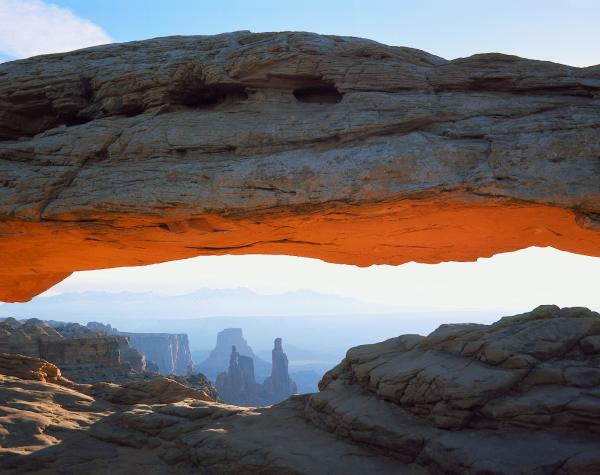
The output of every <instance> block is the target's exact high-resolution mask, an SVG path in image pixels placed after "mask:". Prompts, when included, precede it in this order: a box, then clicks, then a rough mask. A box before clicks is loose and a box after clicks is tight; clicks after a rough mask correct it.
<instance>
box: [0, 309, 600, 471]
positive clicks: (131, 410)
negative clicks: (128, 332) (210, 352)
mask: <svg viewBox="0 0 600 475" xmlns="http://www.w3.org/2000/svg"><path fill="white" fill-rule="evenodd" d="M598 336H600V315H599V314H598V313H595V312H591V311H590V310H587V309H584V308H564V309H559V308H558V307H555V306H542V307H539V308H537V309H535V310H534V311H532V312H529V313H526V314H522V315H516V316H513V317H506V318H503V319H501V320H499V321H498V322H496V323H495V324H493V325H473V324H469V325H443V326H442V327H440V328H439V329H438V330H436V331H435V332H433V333H432V334H430V335H429V336H427V337H422V336H418V335H404V336H400V337H397V338H393V339H390V340H387V341H385V342H381V343H377V344H372V345H364V346H360V347H356V348H352V349H351V350H349V351H348V354H347V357H346V358H345V359H344V360H343V361H342V362H341V363H340V364H339V365H338V366H337V367H336V368H334V369H333V370H331V371H330V372H329V373H328V374H327V375H326V376H325V377H324V378H323V380H322V382H321V384H320V392H319V393H317V394H313V395H303V396H292V397H291V398H290V399H288V400H287V401H284V402H283V403H280V404H278V405H275V406H271V407H267V408H261V409H255V408H241V407H236V406H228V405H224V404H219V403H216V402H211V401H208V400H206V398H204V399H203V398H202V397H200V398H198V397H196V398H190V395H191V394H190V393H189V391H180V392H177V391H176V390H175V389H176V388H178V387H179V386H176V385H173V383H175V382H174V381H171V382H170V383H169V382H162V383H160V382H158V383H155V386H152V387H151V385H148V384H146V385H145V387H144V388H142V387H141V385H142V383H132V384H131V385H130V386H129V387H128V388H126V387H125V386H123V387H118V386H117V385H104V387H103V388H101V389H104V390H106V391H107V392H106V393H103V392H102V391H100V390H98V389H97V388H95V387H94V386H92V387H90V386H87V385H79V386H77V387H75V388H74V389H71V388H67V387H63V386H60V385H57V384H52V383H48V382H43V381H41V380H39V378H37V377H34V378H33V379H27V378H28V376H27V375H23V373H22V372H21V373H19V374H21V375H22V376H23V377H24V378H25V379H22V378H17V377H15V376H14V375H11V374H10V371H8V370H6V369H3V370H2V371H5V372H8V373H9V374H6V375H1V376H0V378H2V381H1V382H2V384H1V385H0V414H1V415H0V438H1V440H2V442H1V445H2V449H1V450H2V452H1V457H0V468H1V469H2V470H4V471H5V472H6V473H38V474H45V473H57V472H59V473H66V474H69V473H72V474H75V473H89V474H100V473H107V471H110V473H117V474H121V473H123V474H124V473H131V467H132V466H135V467H136V470H137V469H139V470H143V471H144V472H147V473H151V474H159V473H160V474H188V473H203V474H234V473H235V474H261V475H264V474H273V475H274V474H294V475H300V474H305V475H321V474H323V475H328V474H334V473H335V474H350V475H351V474H356V475H359V474H361V475H362V474H366V473H369V474H371V473H372V474H390V475H391V474H400V475H402V474H415V475H417V474H419V475H425V474H482V473H494V474H498V475H500V474H506V475H513V474H522V475H526V474H527V475H529V474H540V475H546V474H547V475H550V474H552V475H567V474H568V475H580V474H595V473H598V472H599V471H600V452H599V451H598V447H599V446H600V425H599V423H600V392H599V390H600V379H599V377H598V368H599V367H600V361H599V358H600V351H599V349H598V347H596V346H594V343H593V342H595V341H596V340H597V339H598ZM590 342H592V343H590ZM1 361H2V360H0V362H1ZM8 367H9V365H8V364H4V363H0V368H8ZM164 384H168V385H170V387H171V394H170V395H169V396H168V398H167V396H166V395H167V394H168V393H169V391H167V390H165V388H164V386H163V385H164ZM153 391H159V392H160V395H158V394H156V393H153ZM109 393H110V394H109ZM111 394H112V396H111ZM115 394H118V395H119V397H118V398H117V397H114V395H115ZM127 394H129V396H127V397H124V396H125V395H127ZM192 396H193V397H195V396H194V395H192ZM153 397H154V398H155V399H152V398H153ZM109 400H112V402H110V401H109Z"/></svg>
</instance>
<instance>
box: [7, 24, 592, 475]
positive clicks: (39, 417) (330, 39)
mask: <svg viewBox="0 0 600 475" xmlns="http://www.w3.org/2000/svg"><path fill="white" fill-rule="evenodd" d="M599 127H600V66H592V67H587V68H574V67H569V66H564V65H559V64H554V63H550V62H543V61H534V60H528V59H523V58H519V57H515V56H509V55H502V54H495V53H490V54H479V55H475V56H472V57H469V58H459V59H456V60H452V61H448V60H445V59H443V58H440V57H437V56H434V55H431V54H428V53H426V52H423V51H419V50H415V49H411V48H404V47H393V46H386V45H382V44H379V43H376V42H373V41H369V40H364V39H360V38H350V37H340V36H330V35H317V34H312V33H297V32H281V33H250V32H234V33H227V34H222V35H216V36H193V37H183V36H177V37H168V38H156V39H152V40H146V41H139V42H131V43H124V44H112V45H106V46H99V47H93V48H88V49H84V50H79V51H75V52H70V53H61V54H54V55H46V56H39V57H34V58H30V59H25V60H20V61H13V62H8V63H3V64H0V256H2V259H1V260H0V300H2V301H6V302H17V301H27V300H29V299H31V298H32V297H33V296H35V295H38V294H40V293H42V292H44V291H45V290H47V289H49V288H50V287H52V286H53V285H54V284H56V283H57V282H60V281H61V280H63V279H65V278H66V277H68V276H69V275H70V274H71V273H72V272H75V271H80V270H90V269H100V268H110V267H120V266H137V265H146V264H151V263H157V262H164V261H169V260H175V259H182V258H187V257H193V256H199V255H211V254H214V255H220V254H288V255H295V256H304V257H314V258H319V259H322V260H325V261H328V262H333V263H344V264H353V265H360V266H368V265H373V264H392V265H399V264H403V263H407V262H411V261H414V262H421V263H439V262H444V261H468V260H475V259H477V258H479V257H487V256H491V255H493V254H495V253H499V252H509V251H514V250H517V249H522V248H525V247H528V246H551V247H554V248H556V249H560V250H564V251H569V252H573V253H579V254H585V255H589V256H596V257H600V181H599V180H598V177H599V176H600V141H599V140H598V129H599ZM2 325H3V326H2V328H0V332H2V333H1V334H0V338H5V337H9V338H11V341H12V339H14V338H15V335H16V337H18V338H17V341H18V343H17V344H16V345H13V344H12V343H9V342H7V341H4V342H3V344H5V345H7V346H8V347H9V352H8V353H4V352H3V353H2V354H0V409H1V410H0V441H1V444H0V446H1V447H0V470H2V471H3V473H10V474H12V473H15V474H21V473H31V474H35V473H37V474H40V475H41V474H43V473H66V474H69V473H72V474H78V473H87V474H92V475H93V474H104V473H107V472H111V473H115V474H118V473H131V470H132V467H135V470H139V471H142V472H148V473H161V474H169V475H170V474H187V473H205V474H215V475H216V474H229V473H239V474H255V473H260V474H262V475H269V474H273V475H274V474H278V475H279V474H289V475H300V474H306V475H321V474H323V475H326V474H327V475H328V474H331V473H343V474H347V475H353V474H356V475H359V474H360V475H362V474H365V473H374V474H395V475H396V474H404V473H406V474H415V475H427V474H432V475H437V474H483V473H486V474H487V473H493V474H495V475H500V474H506V475H509V474H510V475H512V474H524V475H525V474H531V473H536V474H540V475H579V474H593V473H598V472H600V454H599V452H598V447H599V446H600V370H599V367H600V315H599V314H598V313H596V312H593V311H591V310H589V309H586V308H580V307H572V308H559V307H557V306H553V305H546V306H541V307H538V308H536V309H534V310H533V311H531V312H527V313H523V314H519V315H513V316H506V317H503V318H501V319H500V320H498V321H497V322H496V323H494V324H491V325H482V324H454V325H442V326H441V327H439V328H438V329H437V330H435V331H434V332H432V333H430V334H429V335H428V336H420V335H402V336H396V337H394V338H391V339H388V340H386V341H383V342H380V343H375V344H370V345H363V346H358V347H354V348H351V349H350V350H349V351H348V352H347V354H346V357H345V358H344V359H343V360H342V361H341V362H340V363H339V364H338V365H337V366H335V367H334V368H333V369H331V370H330V371H329V372H328V373H326V374H325V376H324V377H323V378H322V380H321V381H320V383H319V392H317V393H314V394H305V395H291V396H290V397H289V398H287V399H286V400H284V401H283V402H281V403H278V404H274V405H271V406H268V407H239V406H233V405H228V404H224V403H222V402H219V401H218V397H217V394H216V393H215V392H214V390H213V388H212V387H211V386H210V384H208V381H207V380H205V379H203V378H201V377H198V379H197V381H196V383H195V384H192V383H189V382H188V381H187V380H186V379H185V378H184V377H183V376H181V375H179V376H173V377H164V376H159V375H155V377H152V378H151V379H148V380H146V379H140V380H133V381H132V380H118V378H116V377H112V376H110V377H109V376H107V375H103V376H102V378H103V379H104V380H102V381H98V380H90V381H87V382H82V381H77V378H78V375H77V373H74V372H73V368H72V367H71V365H72V364H73V363H77V365H81V364H83V365H85V364H87V363H89V362H90V361H92V360H97V361H99V362H101V363H102V364H101V365H100V366H102V367H111V368H113V367H118V366H119V365H121V363H122V362H121V361H120V355H121V354H123V355H124V356H125V357H127V358H129V359H131V363H129V367H131V368H133V366H136V367H138V368H143V365H144V361H143V359H141V358H139V357H137V356H136V355H139V352H137V351H136V350H134V349H133V348H130V350H131V351H129V350H128V351H123V353H121V350H124V346H123V345H124V342H125V341H127V343H129V340H128V339H127V338H128V337H125V336H123V335H120V334H113V335H109V334H105V335H102V336H101V337H98V336H97V335H96V336H94V335H89V338H91V339H90V340H89V341H88V343H91V344H90V345H88V344H85V345H80V344H79V343H77V344H75V343H73V341H74V340H77V338H72V339H67V338H65V337H64V336H63V335H62V334H61V332H64V334H65V335H67V334H69V335H74V334H76V333H77V332H79V331H84V330H81V329H79V327H77V326H73V325H71V326H69V325H68V324H67V325H63V326H61V327H60V331H59V330H58V329H57V328H55V327H54V326H48V325H46V326H44V325H39V322H36V321H35V320H32V321H27V322H25V323H22V322H16V320H10V319H9V320H8V322H7V321H6V320H5V321H4V323H3V324H2ZM24 326H25V327H26V328H23V327H24ZM29 327H32V329H29ZM85 328H86V329H87V331H91V332H92V333H93V331H92V330H91V329H90V328H87V327H85ZM25 330H26V331H25ZM53 332H54V333H53ZM115 332H116V330H115ZM225 336H226V335H225ZM238 336H239V338H242V339H243V337H242V335H241V332H240V333H239V335H238ZM238 336H235V337H236V338H238ZM61 338H62V339H63V340H69V341H68V342H67V343H65V342H64V341H60V342H59V340H61ZM98 338H101V339H98ZM239 338H238V339H239ZM71 340H73V341H71ZM132 340H133V339H132ZM226 340H227V339H226V338H224V337H223V341H226ZM57 342H59V343H57ZM138 344H139V345H140V347H142V346H146V347H147V348H150V347H151V348H155V347H156V348H159V347H161V348H163V351H162V353H161V354H165V351H167V352H169V353H168V354H169V356H168V357H166V358H165V359H164V360H163V361H161V362H159V361H157V362H156V363H159V365H162V367H163V368H169V370H170V369H173V370H174V371H177V372H181V371H184V370H185V371H187V368H189V363H190V362H191V359H190V356H189V349H188V350H187V351H186V350H185V349H184V348H183V347H184V346H185V345H187V340H185V341H184V339H183V338H175V340H171V339H169V338H162V340H161V343H160V344H159V343H157V342H156V341H155V340H154V339H153V337H151V336H149V335H148V334H145V335H143V336H140V340H139V342H138ZM148 345H149V346H148ZM128 347H129V345H128ZM148 351H150V349H148ZM236 353H237V357H236ZM115 355H119V358H117V359H115ZM230 355H231V347H229V348H228V353H227V357H228V358H229V356H230ZM212 356H215V357H216V356H219V355H217V354H216V353H215V355H212ZM250 356H251V355H249V356H244V355H243V354H242V353H241V350H240V351H239V352H238V348H237V347H236V349H234V358H233V362H237V363H238V366H240V367H241V366H243V367H244V368H247V369H248V368H249V367H250V365H249V362H248V359H249V358H250ZM219 358H220V356H219ZM272 358H273V365H272V368H271V374H272V377H271V378H267V380H266V381H265V382H264V383H263V384H264V385H266V386H268V387H269V388H271V389H273V390H274V391H276V392H279V393H281V394H283V393H285V396H287V395H288V394H289V393H291V392H293V387H292V385H291V382H290V380H289V376H288V378H287V380H285V378H280V376H282V375H284V376H285V375H286V374H287V368H286V366H287V359H286V358H285V355H284V353H283V348H282V346H281V341H280V340H279V342H278V341H277V340H276V342H275V349H274V350H273V353H272ZM209 359H210V358H209ZM49 360H52V361H49ZM55 362H56V364H55ZM182 362H183V363H182ZM250 362H252V359H250ZM234 366H235V365H234ZM184 368H185V369H184ZM284 369H285V371H284ZM71 377H73V380H71ZM106 379H109V381H106ZM111 380H112V381H111ZM282 381H283V383H284V384H283V385H282V384H280V383H281V382H282Z"/></svg>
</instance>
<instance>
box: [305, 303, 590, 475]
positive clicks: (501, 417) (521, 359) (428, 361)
mask: <svg viewBox="0 0 600 475" xmlns="http://www.w3.org/2000/svg"><path fill="white" fill-rule="evenodd" d="M599 336H600V315H599V314H598V313H596V312H591V311H590V310H588V309H585V308H563V309H559V308H558V307H556V306H553V305H548V306H541V307H538V308H537V309H535V310H534V311H532V312H530V313H525V314H522V315H515V316H513V317H505V318H503V319H501V320H499V321H498V322H496V323H495V324H493V325H477V324H464V325H442V326H441V327H440V328H438V329H437V330H436V331H434V332H433V333H431V334H430V335H429V336H428V337H422V336H418V335H403V336H400V337H397V338H392V339H390V340H387V341H385V342H382V343H377V344H374V345H364V346H359V347H356V348H352V349H351V350H349V351H348V354H347V356H346V358H345V359H344V360H343V361H342V363H341V364H340V365H338V366H337V367H336V368H334V369H333V370H331V371H330V372H329V373H327V374H326V375H325V376H324V378H323V380H322V381H321V383H320V384H319V389H320V392H319V393H318V394H316V395H314V396H312V397H311V398H310V399H309V402H308V404H307V407H306V413H305V414H306V417H307V419H308V420H310V421H311V422H313V423H314V424H316V425H318V426H319V427H322V428H325V429H327V430H330V431H332V432H334V433H336V434H338V435H339V436H341V437H345V438H348V439H350V440H354V441H356V442H359V443H366V444H369V445H372V446H375V447H377V448H379V449H381V450H384V451H385V452H386V453H389V454H393V456H395V457H396V458H398V459H399V460H402V461H405V462H414V463H417V464H418V465H421V466H424V467H426V468H427V469H428V470H430V471H431V472H433V473H456V474H459V473H494V474H501V473H506V474H512V473H522V474H528V473H540V474H542V473H543V474H546V473H547V474H567V473H569V474H570V473H572V474H579V473H589V474H592V473H600V451H598V447H599V446H600V445H599V444H600V346H598V345H596V344H595V342H597V341H598V339H599Z"/></svg>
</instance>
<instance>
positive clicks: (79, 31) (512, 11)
mask: <svg viewBox="0 0 600 475" xmlns="http://www.w3.org/2000/svg"><path fill="white" fill-rule="evenodd" d="M598 25H600V1H596V0H519V1H515V0H504V1H501V2H500V1H481V0H479V1H475V0H456V1H453V2H448V1H444V0H438V1H435V0H406V1H383V0H369V1H350V0H344V1H340V0H330V1H323V0H322V1H310V0H305V1H303V2H297V1H296V2H281V1H272V0H268V1H267V0H256V1H252V2H249V1H242V0H237V1H219V2H215V1H214V0H212V1H206V2H203V1H193V0H171V1H148V0H129V1H123V0H102V1H100V0H97V1H94V0H87V1H77V0H56V1H54V2H49V1H42V0H0V61H7V60H11V59H17V58H22V57H28V56H32V55H36V54H43V53H51V52H60V51H67V50H72V49H77V48H81V47H86V46H92V45H97V44H104V43H109V42H120V41H131V40H138V39H145V38H151V37H156V36H165V35H173V34H216V33H221V32H225V31H234V30H251V31H277V30H304V31H314V32H317V33H325V34H339V35H350V36H362V37H367V38H371V39H374V40H376V41H380V42H383V43H387V44H392V45H403V46H410V47H414V48H419V49H423V50H426V51H428V52H430V53H433V54H437V55H439V56H442V57H445V58H448V59H452V58H456V57H462V56H469V55H471V54H475V53H481V52H490V51H495V52H502V53H509V54H517V55H519V56H524V57H529V58H534V59H543V60H551V61H556V62H561V63H564V64H570V65H573V66H590V65H595V64H600V48H599V47H598V45H600V27H599V26H598ZM599 264H600V259H598V258H591V257H586V256H577V255H573V254H568V253H561V252H559V251H556V250H553V249H528V250H522V251H519V252H517V253H511V254H503V255H498V256H495V257H493V258H491V259H480V260H479V261H478V262H477V263H445V264H439V265H436V266H431V265H420V264H414V263H411V264H406V265H404V266H399V267H392V266H373V267H371V268H367V269H359V268H356V267H352V266H336V265H330V264H325V263H323V262H320V261H316V260H311V259H300V258H294V257H289V256H236V257H234V256H224V257H204V258H197V259H190V260H186V261H179V262H171V263H166V264H161V265H156V266H147V267H145V268H141V267H138V268H127V269H112V270H103V271H91V272H82V273H76V274H75V275H73V276H72V277H71V278H69V279H67V280H66V281H64V282H63V283H61V284H59V285H58V286H56V287H55V288H54V289H52V290H51V292H50V293H58V292H70V291H84V290H110V291H115V290H133V291H138V290H139V291H155V292H163V293H169V292H171V293H182V291H192V290H194V288H198V287H214V288H223V287H236V286H243V287H249V288H252V289H254V290H257V291H261V292H275V291H285V290H294V289H300V288H308V289H312V290H317V291H320V292H330V293H335V294H340V295H350V296H354V297H356V298H359V299H361V300H365V301H371V302H380V303H391V304H397V305H406V306H409V307H419V306H421V307H423V306H427V307H428V308H440V309H452V308H460V309H464V308H500V307H504V308H508V307H513V306H514V307H519V308H520V307H523V306H531V307H533V306H535V305H538V304H540V303H556V304H559V305H562V306H566V305H583V306H588V307H592V308H595V309H600V292H599V291H598V282H600V265H599Z"/></svg>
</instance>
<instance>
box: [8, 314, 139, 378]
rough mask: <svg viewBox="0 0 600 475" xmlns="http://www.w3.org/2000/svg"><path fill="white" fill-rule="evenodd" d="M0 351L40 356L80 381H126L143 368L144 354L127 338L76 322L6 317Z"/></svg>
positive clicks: (68, 375) (137, 374) (69, 376)
mask: <svg viewBox="0 0 600 475" xmlns="http://www.w3.org/2000/svg"><path fill="white" fill-rule="evenodd" d="M0 352H1V353H7V354H20V355H24V356H31V357H35V358H42V359H44V360H47V361H49V362H50V363H53V364H55V365H57V366H59V367H60V369H61V370H62V371H63V373H64V374H65V375H66V376H67V377H68V378H71V379H74V380H75V381H77V382H80V383H83V382H94V381H123V380H129V379H134V378H135V377H137V376H139V375H141V373H143V372H144V371H146V360H145V358H144V355H143V354H141V353H140V352H138V351H137V350H135V349H134V348H131V347H130V346H129V342H128V339H127V338H126V337H123V336H116V335H106V334H104V333H97V332H94V331H92V330H90V329H88V328H87V327H85V326H82V325H79V324H77V323H63V322H44V321H42V320H38V319H35V318H32V319H29V320H24V321H18V320H15V319H14V318H7V319H5V320H3V321H1V322H0Z"/></svg>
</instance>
